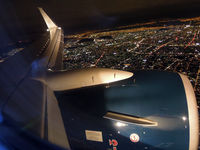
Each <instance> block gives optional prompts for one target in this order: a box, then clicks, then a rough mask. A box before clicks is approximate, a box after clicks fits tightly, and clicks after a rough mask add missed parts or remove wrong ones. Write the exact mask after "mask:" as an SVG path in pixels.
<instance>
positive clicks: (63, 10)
mask: <svg viewBox="0 0 200 150" xmlns="http://www.w3.org/2000/svg"><path fill="white" fill-rule="evenodd" d="M38 6H40V7H43V8H44V10H45V11H46V12H47V13H48V14H49V16H50V17H51V18H52V20H53V21H54V22H56V23H57V25H58V26H61V27H62V28H63V29H64V32H65V34H71V33H74V32H84V31H86V30H91V29H105V28H112V27H116V26H121V25H129V24H134V23H138V22H146V21H148V20H151V19H154V20H155V19H156V20H157V19H163V18H186V17H196V16H200V11H199V10H200V1H198V0H174V1H172V2H170V1H167V0H157V1H149V0H141V1H137V0H134V1H132V0H125V1H120V0H117V1H116V0H115V1H114V0H111V1H102V0H101V1H100V0H97V1H95V2H94V1H92V0H85V1H80V0H74V1H68V2H66V1H65V0H61V1H59V2H58V1H55V0H50V1H47V0H42V1H39V0H31V1H25V0H23V1H20V2H19V1H15V0H7V1H5V0H3V1H1V2H0V12H1V15H0V22H1V24H0V40H1V44H0V45H5V44H7V43H9V42H15V41H17V40H20V39H22V38H30V39H31V38H33V37H32V36H36V35H37V34H41V33H43V32H45V30H46V25H45V23H44V21H43V20H42V17H41V16H40V14H39V11H38V9H37V7H38Z"/></svg>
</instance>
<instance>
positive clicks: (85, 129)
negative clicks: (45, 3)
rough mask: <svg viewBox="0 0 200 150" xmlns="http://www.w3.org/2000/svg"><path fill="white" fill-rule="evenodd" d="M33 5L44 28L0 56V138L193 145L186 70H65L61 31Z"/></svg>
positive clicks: (31, 142)
mask: <svg viewBox="0 0 200 150" xmlns="http://www.w3.org/2000/svg"><path fill="white" fill-rule="evenodd" d="M39 11H40V13H41V15H42V17H43V18H44V20H45V22H46V24H47V27H48V31H47V32H46V33H45V34H44V35H43V36H42V37H41V39H39V40H38V41H37V42H35V43H34V44H32V45H31V46H29V47H27V48H26V49H24V50H23V51H20V52H19V53H17V54H15V55H14V56H11V57H9V58H8V59H6V60H5V61H4V62H1V63H0V108H1V113H0V123H1V124H0V129H2V130H3V131H4V132H0V135H1V137H2V138H1V137H0V144H1V143H3V144H1V145H5V146H7V148H8V147H9V146H8V144H10V145H12V146H13V147H14V148H17V149H30V146H31V147H32V146H33V149H34V148H35V146H36V147H38V148H37V149H42V148H43V149H45V148H46V149H47V148H48V149H51V148H52V149H59V147H61V148H64V149H68V150H70V149H72V150H77V149H84V150H93V149H97V150H98V149H99V150H102V149H123V150H124V149H127V150H133V149H136V150H140V149H153V150H171V149H181V150H188V149H189V150H195V149H197V147H198V130H199V129H198V111H197V104H196V99H195V96H194V91H193V89H192V86H191V84H190V82H189V80H188V79H187V77H185V76H183V75H181V74H178V73H168V72H161V71H160V72H159V71H135V72H126V71H120V70H113V69H105V68H88V69H80V70H75V71H69V72H67V71H64V70H63V64H62V62H63V61H62V58H63V48H64V42H63V41H64V35H63V30H62V29H61V28H60V27H58V26H57V25H56V24H55V23H54V22H53V21H52V20H51V19H50V18H49V17H48V15H47V14H46V13H45V12H44V10H43V9H42V8H39ZM10 133H13V134H10ZM8 135H10V136H8ZM20 136H21V137H20ZM16 137H17V138H19V140H13V139H17V138H16ZM26 137H27V138H26ZM22 141H24V142H22ZM19 143H23V144H21V145H18V144H19ZM54 146H55V147H54ZM57 146H59V147H57ZM13 147H12V148H13Z"/></svg>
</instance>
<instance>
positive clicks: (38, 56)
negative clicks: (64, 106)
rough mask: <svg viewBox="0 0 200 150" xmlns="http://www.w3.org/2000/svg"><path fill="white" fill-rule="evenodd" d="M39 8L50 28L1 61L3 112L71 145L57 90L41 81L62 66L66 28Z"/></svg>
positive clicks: (42, 135)
mask: <svg viewBox="0 0 200 150" xmlns="http://www.w3.org/2000/svg"><path fill="white" fill-rule="evenodd" d="M39 10H40V12H41V14H42V16H43V18H44V20H45V22H46V24H47V26H48V30H49V32H47V33H45V34H44V35H43V36H42V37H41V39H39V40H38V41H37V42H35V43H33V44H32V45H31V46H29V47H27V48H25V49H24V50H23V51H21V52H19V53H17V54H16V55H14V56H12V57H10V58H8V59H6V60H5V61H4V62H2V63H0V71H1V73H0V90H1V94H0V106H1V112H2V114H3V117H4V119H6V120H9V122H10V121H12V123H14V124H16V125H19V127H20V128H21V129H24V130H27V131H31V132H32V133H34V135H36V136H39V137H40V138H42V139H46V140H48V141H50V142H52V143H54V144H57V145H59V146H62V147H64V148H67V149H70V147H69V144H68V139H67V135H66V132H65V130H64V126H63V123H62V118H61V115H60V112H59V108H58V104H57V101H56V99H55V97H54V94H53V91H52V90H51V89H49V88H48V87H47V85H46V84H43V82H41V81H39V80H40V79H44V78H45V76H46V72H47V71H48V70H51V71H52V70H62V62H63V61H62V57H63V55H62V54H63V46H64V42H63V31H62V29H61V28H60V27H57V26H56V25H55V24H54V23H53V22H52V21H51V19H50V18H49V17H48V16H47V14H46V13H45V12H44V11H43V9H42V8H39ZM7 118H9V119H7ZM57 128H58V129H57ZM58 139H59V140H58Z"/></svg>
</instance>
